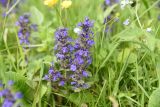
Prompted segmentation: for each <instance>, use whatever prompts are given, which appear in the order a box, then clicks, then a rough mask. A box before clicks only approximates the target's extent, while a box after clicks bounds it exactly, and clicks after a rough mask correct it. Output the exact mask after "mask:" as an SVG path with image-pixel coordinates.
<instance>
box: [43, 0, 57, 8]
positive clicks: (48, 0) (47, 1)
mask: <svg viewBox="0 0 160 107" xmlns="http://www.w3.org/2000/svg"><path fill="white" fill-rule="evenodd" d="M57 2H58V0H44V5H47V6H49V7H51V6H53V5H55V4H56V3H57Z"/></svg>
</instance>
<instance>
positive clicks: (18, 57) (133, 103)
mask: <svg viewBox="0 0 160 107" xmlns="http://www.w3.org/2000/svg"><path fill="white" fill-rule="evenodd" d="M72 2H73V4H72V6H71V7H70V8H69V9H64V10H62V9H61V8H60V4H57V5H56V6H54V7H52V8H49V7H47V6H45V5H44V4H43V1H42V0H26V1H23V2H22V3H20V4H19V5H18V8H16V9H15V10H16V13H13V14H10V15H9V16H7V17H5V18H4V17H0V80H2V81H3V82H7V81H8V80H14V81H15V89H17V90H20V91H21V92H23V94H24V99H23V103H24V106H25V107H36V106H37V107H55V106H60V107H76V106H81V107H87V106H88V107H111V106H112V104H113V103H115V102H114V101H113V100H115V101H116V102H118V104H119V106H120V107H147V106H148V104H149V107H160V101H159V96H160V91H159V89H158V88H159V84H160V39H159V38H160V21H158V19H157V17H158V15H159V14H160V11H159V10H160V9H159V8H158V7H157V4H158V2H159V0H136V2H137V3H136V6H135V7H131V6H128V7H127V8H125V9H124V10H121V9H120V6H119V5H114V6H112V7H108V8H107V10H106V11H105V12H103V11H102V8H101V6H102V3H103V0H73V1H72ZM1 8H2V7H1ZM8 10H9V9H8ZM113 10H114V11H115V13H118V14H119V20H118V22H113V21H112V22H113V23H114V28H113V31H112V32H108V33H104V30H105V25H104V24H103V20H104V18H105V17H106V16H107V15H109V14H110V12H111V11H113ZM0 12H1V13H3V11H2V9H1V10H0ZM25 12H29V13H31V20H32V22H34V23H36V24H38V32H34V33H32V35H31V37H30V41H31V44H30V45H29V46H27V47H29V48H30V49H29V50H28V52H27V58H28V62H27V63H26V62H25V58H24V55H25V53H24V52H23V49H22V47H21V46H20V44H19V40H18V37H17V30H18V28H17V27H16V26H15V22H16V21H17V20H18V17H19V16H20V15H22V14H23V13H25ZM86 16H88V17H90V19H93V20H94V22H95V26H94V33H95V38H94V40H95V45H94V47H93V48H92V50H91V51H92V53H93V55H92V57H93V63H92V65H91V66H90V67H89V69H88V70H89V71H90V72H91V74H92V78H90V81H91V84H92V85H91V88H89V89H87V90H84V91H81V92H80V93H74V92H69V93H65V89H64V90H61V91H58V92H53V91H52V90H54V89H53V88H50V87H49V85H48V84H47V83H46V82H45V81H42V78H43V76H44V74H46V73H47V72H48V69H49V66H50V62H52V61H54V62H56V58H55V55H54V52H53V47H54V31H55V30H56V29H57V28H58V27H60V26H65V27H68V28H69V32H70V35H71V36H72V37H76V35H75V33H73V29H74V28H75V27H76V24H77V23H78V22H80V21H82V20H83V19H84V17H86ZM127 18H129V19H130V24H129V25H128V26H124V25H123V22H124V21H125V20H126V19H127ZM148 27H151V28H152V31H151V32H146V29H147V28H148ZM155 90H156V91H155ZM152 93H153V94H152Z"/></svg>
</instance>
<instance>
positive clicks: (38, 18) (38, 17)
mask: <svg viewBox="0 0 160 107" xmlns="http://www.w3.org/2000/svg"><path fill="white" fill-rule="evenodd" d="M30 12H31V21H32V22H34V23H35V24H38V25H40V24H42V22H43V20H44V16H43V14H42V13H41V12H40V11H39V10H38V9H37V8H36V7H31V8H30Z"/></svg>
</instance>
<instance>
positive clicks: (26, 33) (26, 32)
mask: <svg viewBox="0 0 160 107" xmlns="http://www.w3.org/2000/svg"><path fill="white" fill-rule="evenodd" d="M29 18H30V14H27V13H26V14H24V15H22V16H20V17H19V20H18V21H17V22H16V26H19V27H20V28H19V31H18V38H19V40H20V44H29V37H30V34H31V31H32V30H34V31H37V25H36V24H31V22H30V19H29Z"/></svg>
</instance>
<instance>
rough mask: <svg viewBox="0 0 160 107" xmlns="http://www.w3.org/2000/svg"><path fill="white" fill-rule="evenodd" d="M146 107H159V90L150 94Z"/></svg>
mask: <svg viewBox="0 0 160 107" xmlns="http://www.w3.org/2000/svg"><path fill="white" fill-rule="evenodd" d="M148 107H160V88H158V89H156V90H155V91H153V93H152V94H151V96H150V98H149V104H148Z"/></svg>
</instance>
